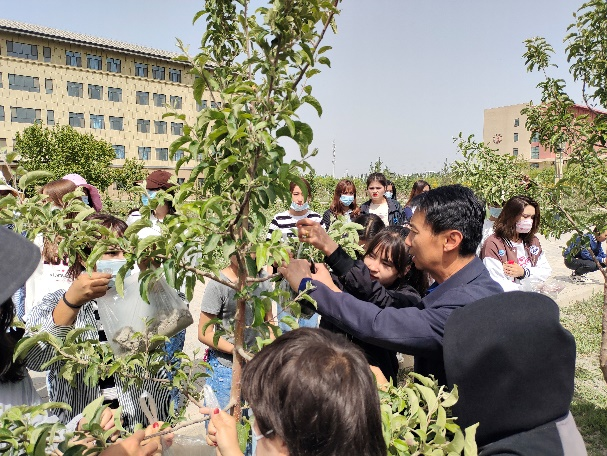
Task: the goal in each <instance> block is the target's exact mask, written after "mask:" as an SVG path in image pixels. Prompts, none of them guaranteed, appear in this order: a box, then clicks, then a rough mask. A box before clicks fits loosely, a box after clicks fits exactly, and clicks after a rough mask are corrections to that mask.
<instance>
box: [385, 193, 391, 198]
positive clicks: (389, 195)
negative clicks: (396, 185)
mask: <svg viewBox="0 0 607 456" xmlns="http://www.w3.org/2000/svg"><path fill="white" fill-rule="evenodd" d="M384 196H385V197H386V198H388V199H390V198H392V192H386V193H384Z"/></svg>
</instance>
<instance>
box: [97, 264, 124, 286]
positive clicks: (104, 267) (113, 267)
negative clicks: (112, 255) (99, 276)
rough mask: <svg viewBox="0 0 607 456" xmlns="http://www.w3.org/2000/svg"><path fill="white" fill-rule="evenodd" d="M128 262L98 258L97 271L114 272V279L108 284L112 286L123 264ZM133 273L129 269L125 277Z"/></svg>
mask: <svg viewBox="0 0 607 456" xmlns="http://www.w3.org/2000/svg"><path fill="white" fill-rule="evenodd" d="M125 264H126V260H98V261H97V263H96V264H95V265H96V268H97V272H103V273H106V274H112V279H111V280H110V283H109V284H108V287H110V288H112V287H113V286H114V283H115V279H116V274H118V271H119V270H120V268H121V267H122V266H124V265H125ZM129 275H131V271H130V270H129V271H127V272H126V274H125V277H128V276H129Z"/></svg>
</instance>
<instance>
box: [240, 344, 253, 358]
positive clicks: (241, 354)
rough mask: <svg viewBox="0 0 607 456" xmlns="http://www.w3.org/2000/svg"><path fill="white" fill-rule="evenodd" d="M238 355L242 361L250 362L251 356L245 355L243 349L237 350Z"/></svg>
mask: <svg viewBox="0 0 607 456" xmlns="http://www.w3.org/2000/svg"><path fill="white" fill-rule="evenodd" d="M238 354H239V355H240V356H242V358H243V359H244V360H246V361H251V360H252V359H253V355H252V354H250V353H247V352H246V351H245V349H244V348H242V347H241V348H239V349H238Z"/></svg>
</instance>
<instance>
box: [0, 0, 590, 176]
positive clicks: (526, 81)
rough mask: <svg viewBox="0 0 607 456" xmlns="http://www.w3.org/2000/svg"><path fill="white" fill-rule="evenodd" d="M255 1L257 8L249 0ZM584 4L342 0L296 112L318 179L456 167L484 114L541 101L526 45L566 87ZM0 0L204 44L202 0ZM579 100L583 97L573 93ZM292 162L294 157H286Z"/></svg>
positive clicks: (77, 22) (113, 33) (145, 37)
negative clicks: (551, 55) (375, 168)
mask: <svg viewBox="0 0 607 456" xmlns="http://www.w3.org/2000/svg"><path fill="white" fill-rule="evenodd" d="M255 1H256V3H261V0H255ZM581 3H582V1H581V0H580V1H579V2H578V1H572V0H560V1H555V0H508V1H507V2H504V1H501V0H459V1H455V0H424V1H419V0H416V1H413V0H373V1H368V0H367V1H363V0H343V1H342V3H341V7H340V8H341V14H340V15H339V16H338V17H337V28H338V33H337V35H332V34H329V33H328V34H327V36H326V39H325V44H328V45H331V46H333V49H332V50H331V51H330V52H328V53H327V54H326V55H327V56H328V57H329V58H330V60H331V68H330V69H329V68H326V67H321V69H322V73H321V74H319V75H317V76H315V77H314V78H312V79H311V81H310V84H311V85H312V86H313V95H314V96H315V97H316V98H317V99H318V100H319V101H320V103H321V104H322V106H323V111H324V112H323V115H322V117H321V118H320V119H319V118H318V116H317V115H316V111H314V110H313V109H311V108H306V109H303V110H302V111H301V113H300V115H301V120H302V121H304V122H307V123H309V124H310V125H311V126H312V128H313V130H314V143H313V147H317V148H318V149H319V154H318V156H316V157H314V158H313V159H312V160H311V164H312V165H313V166H314V168H315V170H316V172H317V174H329V175H330V174H332V173H333V164H332V159H333V158H332V149H333V145H332V144H333V141H335V149H336V159H335V167H334V168H335V175H336V176H337V177H341V176H344V175H346V174H349V175H359V174H363V173H366V172H367V171H368V170H369V166H370V165H371V163H372V162H374V161H376V160H377V159H378V158H381V160H382V162H384V163H385V165H386V166H387V167H388V168H389V169H390V170H391V171H394V172H397V173H400V174H410V173H419V172H426V171H438V170H440V169H441V168H442V167H443V164H444V163H445V161H447V162H452V161H453V160H455V159H457V158H458V155H457V149H456V147H455V145H454V143H453V137H454V136H457V135H458V134H459V133H460V132H462V133H463V134H464V135H465V136H468V135H470V134H473V135H475V136H476V138H477V139H478V140H479V141H480V140H482V131H483V110H484V109H488V108H494V107H499V106H507V105H513V104H518V103H525V102H529V101H532V100H533V101H535V102H537V101H538V100H539V94H540V92H539V89H537V88H536V86H537V84H538V82H540V81H541V77H540V75H539V74H538V73H527V71H526V69H525V64H524V59H523V57H522V55H523V53H524V52H525V48H524V45H523V41H524V40H525V39H527V38H531V37H534V36H543V37H545V38H546V39H547V40H548V42H549V43H551V44H552V45H553V47H554V48H555V51H556V56H555V59H554V63H556V64H557V65H558V68H555V69H551V75H552V76H558V77H561V78H563V79H565V80H566V81H567V82H568V84H570V85H571V84H572V83H571V80H570V78H569V77H568V72H567V63H566V60H565V58H564V48H565V47H564V44H563V38H564V36H565V35H566V33H567V31H566V29H567V26H568V25H569V24H570V23H571V22H573V16H572V13H573V12H574V11H575V10H577V8H579V6H580V5H581ZM27 5H28V6H27V7H24V8H20V7H18V6H17V4H16V3H15V2H14V0H0V17H2V18H5V19H13V20H18V21H22V22H27V23H30V24H37V25H42V26H46V27H52V28H57V29H61V30H68V31H73V32H79V33H86V34H89V35H94V36H99V37H105V38H112V39H115V40H120V41H126V42H129V43H134V44H140V45H144V46H149V47H153V48H157V49H164V50H168V51H175V52H177V51H178V50H177V48H176V37H178V38H180V39H181V40H182V41H183V42H184V43H186V44H189V45H190V49H191V50H192V51H194V50H195V49H197V48H198V47H199V44H200V38H201V36H202V33H203V31H204V22H203V21H198V22H197V23H196V24H195V25H192V18H193V16H194V14H195V13H196V12H197V11H198V10H200V9H201V7H202V5H203V2H202V0H196V1H194V0H173V1H166V0H120V1H118V0H104V1H103V2H99V1H90V0H59V1H53V2H51V1H48V0H30V1H29V2H28V3H27ZM570 94H571V95H572V97H573V98H574V99H575V100H578V99H579V98H581V97H580V96H579V88H578V89H577V91H576V87H575V86H572V89H571V92H570ZM288 152H289V153H288V158H297V156H298V155H299V154H298V153H296V151H295V149H294V148H293V149H288Z"/></svg>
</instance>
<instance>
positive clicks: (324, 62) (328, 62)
mask: <svg viewBox="0 0 607 456" xmlns="http://www.w3.org/2000/svg"><path fill="white" fill-rule="evenodd" d="M318 63H321V64H323V65H327V66H328V67H329V68H331V61H330V60H329V59H328V58H327V57H320V58H319V59H318Z"/></svg>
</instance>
